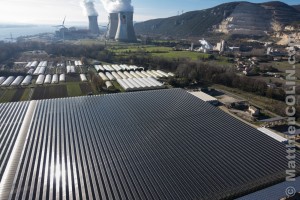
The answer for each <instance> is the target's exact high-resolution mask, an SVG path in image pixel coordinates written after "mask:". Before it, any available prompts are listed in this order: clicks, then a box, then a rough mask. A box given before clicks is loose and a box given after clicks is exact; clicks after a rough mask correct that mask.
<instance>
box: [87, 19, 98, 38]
mask: <svg viewBox="0 0 300 200" xmlns="http://www.w3.org/2000/svg"><path fill="white" fill-rule="evenodd" d="M97 18H98V16H89V29H90V32H91V33H92V34H95V35H99V33H100V30H99V26H98V19H97Z"/></svg>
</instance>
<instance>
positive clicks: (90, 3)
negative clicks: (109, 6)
mask: <svg viewBox="0 0 300 200" xmlns="http://www.w3.org/2000/svg"><path fill="white" fill-rule="evenodd" d="M94 3H95V0H82V1H81V2H80V5H81V6H82V7H83V9H84V14H85V15H87V16H98V12H97V10H96V9H95V5H94Z"/></svg>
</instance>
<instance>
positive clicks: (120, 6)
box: [101, 0, 133, 13]
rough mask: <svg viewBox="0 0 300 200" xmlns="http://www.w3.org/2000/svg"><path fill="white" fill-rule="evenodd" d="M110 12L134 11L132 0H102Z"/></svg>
mask: <svg viewBox="0 0 300 200" xmlns="http://www.w3.org/2000/svg"><path fill="white" fill-rule="evenodd" d="M101 2H102V3H103V6H104V8H105V9H106V11H107V12H108V13H118V12H122V11H123V12H133V6H132V5H131V0H101Z"/></svg>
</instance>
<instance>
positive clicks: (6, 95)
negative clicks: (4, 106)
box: [0, 89, 16, 103]
mask: <svg viewBox="0 0 300 200" xmlns="http://www.w3.org/2000/svg"><path fill="white" fill-rule="evenodd" d="M15 93H16V90H14V89H6V90H4V91H3V93H2V95H1V96H0V103H5V102H10V101H11V100H12V98H13V97H14V95H15Z"/></svg>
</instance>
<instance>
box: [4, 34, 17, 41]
mask: <svg viewBox="0 0 300 200" xmlns="http://www.w3.org/2000/svg"><path fill="white" fill-rule="evenodd" d="M5 39H6V40H10V41H11V42H13V41H14V40H15V39H16V38H13V35H12V33H10V38H5Z"/></svg>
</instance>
